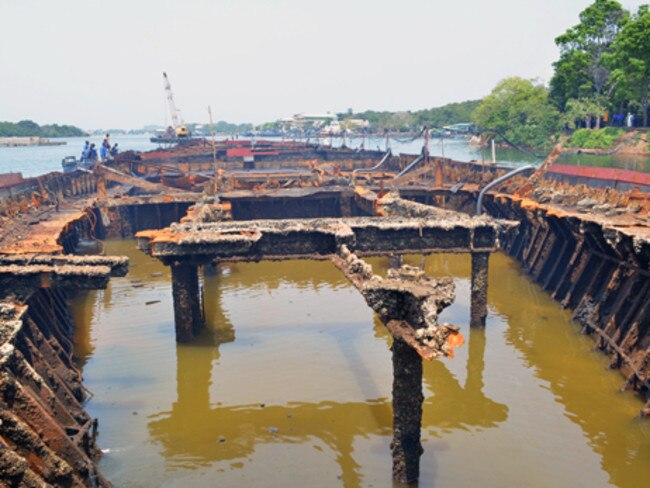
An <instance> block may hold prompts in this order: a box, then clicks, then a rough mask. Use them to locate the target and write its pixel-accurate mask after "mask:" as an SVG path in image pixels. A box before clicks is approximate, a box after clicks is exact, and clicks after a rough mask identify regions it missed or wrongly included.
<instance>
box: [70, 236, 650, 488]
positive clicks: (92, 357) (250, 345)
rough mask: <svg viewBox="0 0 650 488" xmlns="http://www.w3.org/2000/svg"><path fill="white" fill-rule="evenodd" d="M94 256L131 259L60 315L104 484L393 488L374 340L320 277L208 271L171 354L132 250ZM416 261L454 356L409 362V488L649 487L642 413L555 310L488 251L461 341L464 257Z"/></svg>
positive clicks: (153, 288)
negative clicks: (187, 336) (412, 398)
mask: <svg viewBox="0 0 650 488" xmlns="http://www.w3.org/2000/svg"><path fill="white" fill-rule="evenodd" d="M107 251H108V252H109V253H111V254H118V255H128V256H130V258H131V263H132V264H131V271H130V273H129V275H128V276H127V277H125V278H114V279H112V280H111V283H110V285H109V288H108V289H107V290H104V291H98V292H89V293H87V294H84V295H82V296H79V297H77V298H75V299H74V300H73V303H72V305H73V312H74V316H75V320H76V324H77V331H76V353H77V355H78V358H79V364H80V365H81V366H82V369H83V375H84V380H85V385H86V386H87V387H88V388H89V389H90V390H91V391H92V392H93V394H94V397H93V398H92V399H91V400H90V402H89V403H88V405H87V409H88V411H89V413H90V414H91V415H92V416H93V417H98V418H99V422H100V424H99V425H100V429H99V430H100V436H99V440H98V442H99V444H100V446H101V447H102V449H103V450H104V451H105V454H104V456H103V458H102V460H101V461H100V467H101V469H102V470H103V472H104V474H105V475H106V476H107V477H108V478H109V479H110V480H111V481H113V483H115V485H116V486H124V487H135V486H143V487H145V486H170V487H172V486H193V487H195V486H206V487H207V486H256V487H258V486H259V487H293V486H301V487H302V486H309V487H332V486H345V487H370V486H372V487H385V486H393V483H392V481H391V456H390V440H391V423H392V418H391V415H392V413H391V403H390V394H391V382H392V369H391V356H390V351H389V345H390V337H389V335H388V334H387V332H386V330H385V328H384V327H383V326H382V325H381V324H380V323H378V322H377V321H376V320H375V319H374V318H373V314H372V312H371V311H370V309H369V308H368V307H367V306H366V304H365V302H364V300H363V299H362V297H361V296H360V294H359V293H358V292H357V291H356V290H355V289H354V288H352V286H351V285H349V284H348V282H347V281H346V280H345V279H344V277H343V276H342V274H341V273H340V272H339V271H338V270H337V269H336V268H334V266H333V265H332V264H330V263H329V262H327V261H324V262H318V261H287V262H273V263H272V262H261V263H238V264H222V265H220V266H219V267H218V268H217V272H216V275H211V276H206V278H205V297H206V316H207V326H206V329H205V330H204V331H203V333H202V334H201V335H200V336H199V337H197V338H196V339H195V340H194V342H192V343H190V344H187V345H178V344H176V343H175V341H174V325H173V310H172V303H171V284H170V274H169V270H168V269H166V268H165V267H164V266H162V265H161V264H160V263H159V262H158V261H156V260H154V259H152V258H150V257H148V256H145V255H144V254H142V253H140V252H139V251H137V250H136V249H135V244H134V242H133V241H129V240H127V241H108V242H107ZM420 259H421V258H420V257H416V256H413V257H408V258H407V259H406V261H407V262H411V263H413V264H418V263H419V262H420ZM369 261H370V262H371V263H372V265H373V267H374V268H375V271H376V272H378V273H380V272H385V270H386V267H387V266H388V259H383V258H376V259H370V260H369ZM425 266H426V271H427V272H428V273H429V274H432V275H440V276H445V275H446V276H453V277H454V279H455V283H456V301H455V302H454V304H453V305H452V306H451V307H449V308H448V309H446V310H445V312H444V313H443V317H442V320H444V321H448V322H452V323H456V324H458V325H460V326H461V328H462V331H463V334H464V336H465V338H466V343H465V345H464V346H463V347H461V348H460V349H458V350H457V354H456V357H455V358H454V359H445V360H435V361H433V362H430V363H425V366H424V395H425V402H424V416H423V427H422V442H423V447H424V454H423V456H422V460H421V481H420V486H422V487H424V486H427V487H428V486H436V487H456V486H458V487H468V486H481V487H504V486H527V487H549V486H553V487H582V486H584V487H599V486H621V487H639V486H649V485H650V422H649V421H647V420H645V421H644V420H640V419H638V418H636V416H637V414H638V412H639V410H640V409H641V407H642V402H641V400H640V399H639V398H638V397H636V396H635V395H634V394H632V393H619V389H620V387H621V386H622V383H623V379H622V377H621V376H620V374H619V373H618V372H615V371H610V370H608V369H607V361H606V358H605V357H604V356H603V355H602V354H600V353H598V352H594V351H593V346H594V343H593V341H592V339H591V338H589V337H584V336H581V335H580V334H579V333H578V328H577V326H576V325H575V324H574V323H573V322H572V321H571V315H570V312H568V311H565V310H562V309H561V307H560V306H559V305H558V304H557V303H555V302H554V301H553V300H552V299H551V298H549V297H548V296H547V295H546V294H545V293H544V292H543V291H542V290H541V289H540V288H539V287H538V286H536V285H535V284H533V283H532V282H531V281H530V280H529V279H528V278H527V277H526V275H525V274H524V272H523V271H522V270H521V269H520V265H519V264H518V263H517V262H516V261H513V260H512V259H510V258H508V257H507V256H505V255H502V254H497V255H493V256H492V258H491V260H490V274H489V279H490V287H489V293H488V300H489V316H488V320H487V328H486V330H485V331H482V330H469V328H468V326H467V324H468V322H469V273H470V261H469V257H467V256H456V255H438V256H430V257H427V258H426V260H425ZM147 303H148V304H147Z"/></svg>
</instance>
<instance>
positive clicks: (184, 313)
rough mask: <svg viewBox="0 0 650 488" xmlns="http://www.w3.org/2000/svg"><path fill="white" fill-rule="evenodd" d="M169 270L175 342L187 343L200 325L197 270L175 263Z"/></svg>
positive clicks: (193, 267) (188, 265)
mask: <svg viewBox="0 0 650 488" xmlns="http://www.w3.org/2000/svg"><path fill="white" fill-rule="evenodd" d="M171 269H172V295H173V298H174V323H175V326H176V341H177V342H189V341H190V340H192V336H193V335H194V334H195V333H196V332H197V330H200V329H201V325H202V321H201V312H200V299H201V298H200V296H199V275H198V268H197V266H196V265H193V264H190V263H187V262H183V261H180V262H178V261H177V262H174V263H172V265H171Z"/></svg>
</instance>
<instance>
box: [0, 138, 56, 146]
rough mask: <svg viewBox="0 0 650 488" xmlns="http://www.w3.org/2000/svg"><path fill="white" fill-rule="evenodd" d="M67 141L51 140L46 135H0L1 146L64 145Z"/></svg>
mask: <svg viewBox="0 0 650 488" xmlns="http://www.w3.org/2000/svg"><path fill="white" fill-rule="evenodd" d="M64 144H67V142H66V141H50V140H49V139H47V138H45V137H0V147H26V146H63V145H64Z"/></svg>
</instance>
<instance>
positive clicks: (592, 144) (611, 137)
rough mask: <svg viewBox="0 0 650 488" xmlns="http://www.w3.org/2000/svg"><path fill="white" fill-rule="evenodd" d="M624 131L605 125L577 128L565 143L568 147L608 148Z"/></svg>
mask: <svg viewBox="0 0 650 488" xmlns="http://www.w3.org/2000/svg"><path fill="white" fill-rule="evenodd" d="M623 133H624V131H623V129H620V128H618V127H605V128H604V129H597V130H595V129H593V130H592V129H578V130H577V131H575V132H574V133H573V136H572V137H571V139H569V140H568V141H567V143H566V146H568V147H575V148H580V149H609V148H611V147H613V146H614V144H616V141H617V140H618V139H619V137H621V135H622V134H623Z"/></svg>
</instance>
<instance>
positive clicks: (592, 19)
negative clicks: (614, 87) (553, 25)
mask: <svg viewBox="0 0 650 488" xmlns="http://www.w3.org/2000/svg"><path fill="white" fill-rule="evenodd" d="M628 18H629V14H628V12H627V11H626V10H624V9H623V7H622V6H621V4H620V3H618V2H617V1H616V0H595V2H594V3H593V4H591V5H590V6H588V7H587V8H586V9H585V10H583V11H582V12H580V23H579V24H577V25H575V26H573V27H571V28H570V29H569V30H567V31H566V32H565V33H564V34H562V35H560V36H558V37H557V38H556V39H555V44H557V45H558V47H559V48H560V59H559V60H558V61H556V62H555V63H554V64H553V66H554V67H555V74H554V76H553V78H552V79H551V83H550V86H551V97H552V98H553V100H554V101H555V102H556V104H557V105H558V106H559V107H560V108H561V109H563V108H564V105H565V104H566V102H567V101H568V100H569V99H571V98H576V99H578V98H584V97H590V96H592V95H596V96H598V97H599V96H601V95H606V96H610V95H611V93H610V92H607V91H606V88H607V86H608V81H609V78H610V70H609V68H608V66H607V63H605V62H604V57H606V55H607V53H608V52H610V51H611V49H612V44H613V42H614V39H615V38H616V36H617V34H618V32H619V31H620V29H621V28H622V27H623V26H624V25H625V23H626V22H627V20H628Z"/></svg>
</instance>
